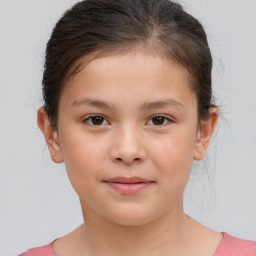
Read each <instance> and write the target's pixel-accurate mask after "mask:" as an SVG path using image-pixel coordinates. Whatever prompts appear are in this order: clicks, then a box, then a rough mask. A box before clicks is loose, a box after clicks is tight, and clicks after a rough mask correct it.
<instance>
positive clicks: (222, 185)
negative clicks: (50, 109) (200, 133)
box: [0, 0, 256, 256]
mask: <svg viewBox="0 0 256 256" xmlns="http://www.w3.org/2000/svg"><path fill="white" fill-rule="evenodd" d="M75 2H77V1H74V0H54V1H53V0H44V1H41V0H22V1H20V0H0V256H9V255H10V256H12V255H17V254H18V253H21V252H23V251H26V250H27V249H28V248H31V247H35V246H42V245H45V244H47V243H49V242H51V241H52V240H54V239H55V238H57V237H60V236H63V235H64V234H66V233H68V232H70V231H71V230H73V229H75V228H76V227H77V226H78V225H80V224H81V223H82V212H81V209H80V205H79V200H78V197H77V195H76V194H75V192H74V190H73V188H72V187H71V185H70V184H69V181H68V178H67V175H66V172H65V169H64V166H63V165H56V164H53V163H52V162H51V160H50V157H49V154H48V149H47V148H46V146H45V142H44V140H43V137H42V135H41V132H40V131H39V129H38V128H37V124H36V110H37V108H38V107H39V106H40V105H41V94H40V86H41V85H40V82H41V77H42V68H43V56H44V49H45V44H46V42H47V40H48V38H49V35H50V32H51V29H52V28H53V26H54V24H55V22H56V21H57V20H58V18H59V17H60V15H61V14H62V13H63V11H64V10H66V9H67V8H68V7H70V6H71V5H72V4H74V3H75ZM183 4H184V5H185V7H186V10H187V11H188V12H190V13H192V14H193V15H195V16H196V17H197V18H199V20H201V21H202V23H203V24H204V26H205V29H206V31H207V33H208V38H209V42H210V46H211V49H212V53H213V57H214V75H213V82H214V92H215V95H216V97H217V104H220V105H221V108H220V109H221V111H222V116H223V117H222V118H221V119H220V122H219V126H218V129H217V132H216V135H215V137H214V140H213V143H212V145H211V148H210V151H209V153H208V160H207V159H206V161H205V162H204V163H201V164H196V165H195V168H194V170H193V174H192V176H191V181H190V183H189V185H188V187H187V190H186V195H185V209H186V212H187V213H188V214H190V215H191V216H192V217H194V218H195V219H197V220H198V221H200V222H202V223H204V224H205V225H207V226H209V227H211V228H213V229H216V230H218V231H226V232H228V233H230V234H232V235H235V236H239V237H241V238H244V239H251V240H256V218H255V216H256V200H255V198H256V197H255V194H256V161H255V160H256V157H255V153H256V148H255V147H256V118H255V116H256V115H255V113H256V100H255V95H256V76H255V73H256V71H255V68H256V67H255V59H256V28H255V27H256V15H255V8H256V1H255V0H251V1H250V0H243V1H241V0H239V1H238V0H232V1H231V0H214V1H213V0H191V1H189V0H186V1H183ZM204 165H206V167H207V171H206V169H205V167H204ZM207 173H208V176H209V178H208V177H207Z"/></svg>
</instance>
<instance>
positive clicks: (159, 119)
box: [148, 116, 171, 126]
mask: <svg viewBox="0 0 256 256" xmlns="http://www.w3.org/2000/svg"><path fill="white" fill-rule="evenodd" d="M169 122H171V119H169V118H167V117H165V116H154V117H152V118H151V119H150V120H149V121H148V123H149V125H158V126H160V125H165V124H167V123H169Z"/></svg>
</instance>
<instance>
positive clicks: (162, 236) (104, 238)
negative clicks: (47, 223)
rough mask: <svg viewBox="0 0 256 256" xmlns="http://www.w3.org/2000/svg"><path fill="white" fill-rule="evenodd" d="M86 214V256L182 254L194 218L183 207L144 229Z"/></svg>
mask: <svg viewBox="0 0 256 256" xmlns="http://www.w3.org/2000/svg"><path fill="white" fill-rule="evenodd" d="M83 214H84V220H85V221H84V223H83V225H82V226H81V232H80V236H81V238H80V239H81V240H80V241H83V242H82V243H83V246H84V252H85V251H86V252H87V254H86V253H84V255H106V256H108V255H111V256H113V255H122V256H126V255H134V256H137V255H140V256H141V255H152V256H153V255H172V254H174V255H179V254H180V251H181V248H183V249H184V248H185V243H186V241H187V234H188V228H189V222H190V218H189V217H188V216H187V215H185V214H184V212H183V207H180V208H179V209H175V210H173V211H170V212H168V213H167V214H165V215H163V216H161V217H159V218H158V219H156V220H154V221H152V222H150V223H147V224H144V225H140V226H124V225H120V224H116V223H113V222H111V221H108V220H105V219H103V218H101V217H100V216H98V215H96V214H95V213H93V214H92V213H91V212H90V211H88V210H85V209H83ZM82 243H81V244H82ZM81 248H82V245H81ZM88 251H90V252H93V253H91V254H88ZM167 252H168V253H167ZM178 252H179V253H178ZM175 253H176V254H175Z"/></svg>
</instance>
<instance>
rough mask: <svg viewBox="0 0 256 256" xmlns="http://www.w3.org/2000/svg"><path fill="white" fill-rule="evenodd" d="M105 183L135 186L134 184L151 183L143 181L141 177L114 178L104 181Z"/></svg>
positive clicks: (146, 180)
mask: <svg viewBox="0 0 256 256" xmlns="http://www.w3.org/2000/svg"><path fill="white" fill-rule="evenodd" d="M104 181H105V182H112V183H124V184H133V183H134V184H135V183H150V182H153V181H151V180H148V179H144V178H141V177H115V178H111V179H108V180H104Z"/></svg>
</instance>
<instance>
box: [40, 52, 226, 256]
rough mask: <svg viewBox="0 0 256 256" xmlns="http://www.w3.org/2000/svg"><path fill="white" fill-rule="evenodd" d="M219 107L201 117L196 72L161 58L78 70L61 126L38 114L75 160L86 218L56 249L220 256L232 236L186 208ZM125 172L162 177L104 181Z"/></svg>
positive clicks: (56, 157)
mask: <svg viewBox="0 0 256 256" xmlns="http://www.w3.org/2000/svg"><path fill="white" fill-rule="evenodd" d="M167 100H168V104H166V101H167ZM99 101H101V102H102V101H104V102H105V103H106V104H107V106H108V107H106V104H102V103H99ZM152 102H158V104H151V105H149V103H152ZM159 102H161V103H159ZM163 102H165V104H164V103H163ZM145 105H147V106H151V107H150V108H149V107H148V108H145ZM143 106H144V107H143ZM209 112H210V118H209V119H208V120H205V121H202V120H199V119H198V116H197V113H198V112H197V99H196V95H195V93H194V92H193V91H192V90H191V88H190V85H189V75H188V73H187V72H186V70H184V69H183V68H182V67H180V66H178V65H176V64H174V63H172V62H170V61H167V60H166V59H163V58H162V57H160V56H158V55H153V54H151V55H150V54H146V53H143V52H137V53H135V54H134V53H133V54H126V55H115V56H108V57H103V58H100V59H96V60H94V61H92V62H91V63H89V65H87V66H86V67H85V68H84V69H83V70H82V71H81V72H80V73H78V74H77V75H75V76H74V77H72V78H71V79H70V80H69V81H68V82H67V84H66V86H65V89H64V90H63V92H62V94H61V97H60V103H59V116H58V128H57V129H54V128H53V127H52V126H51V124H50V122H49V120H48V117H47V114H46V113H45V111H44V108H40V109H39V111H38V125H39V127H40V129H41V130H42V132H43V134H44V136H45V139H46V142H47V145H48V148H49V151H50V154H51V157H52V159H53V161H55V162H56V163H62V162H65V165H66V169H67V173H68V176H69V179H70V182H71V184H72V186H73V187H74V189H75V191H76V192H77V194H78V195H79V198H80V202H81V207H82V211H83V216H84V223H83V224H82V225H81V226H80V227H79V228H78V229H76V230H75V231H73V232H72V233H70V234H68V235H66V236H64V237H62V238H59V239H58V240H56V241H55V243H54V244H53V249H54V251H55V253H56V255H57V256H66V255H71V254H72V255H80V256H83V255H84V256H85V255H106V256H108V255H112V256H113V255H124V256H125V255H135V256H137V255H140V256H141V255H151V256H154V255H163V256H164V255H178V256H179V255H198V256H200V255H204V256H207V255H209V256H212V255H213V254H214V252H215V250H216V249H217V247H218V245H219V243H220V241H221V239H222V235H221V234H219V233H217V232H215V231H212V230H210V229H208V228H206V227H204V226H202V225H201V224H199V223H197V222H196V221H194V220H192V219H191V218H190V217H189V216H187V215H186V214H185V213H184V211H183V191H184V188H185V186H186V184H187V181H188V179H189V175H190V171H191V167H192V163H193V160H201V159H202V158H203V157H204V154H205V152H206V150H207V147H208V145H209V142H210V139H211V136H212V133H213V131H214V128H215V125H216V123H217V117H218V110H217V108H211V109H210V110H209ZM92 115H94V116H95V115H97V116H100V117H102V118H100V119H99V121H98V123H97V122H96V121H97V120H96V121H95V118H93V119H92V118H90V117H91V116H92ZM156 115H157V116H158V119H156V117H155V116H156ZM95 124H96V125H95ZM118 176H124V177H132V176H139V177H142V178H144V179H148V180H150V181H153V182H152V183H151V184H150V186H148V187H147V188H146V189H144V190H142V191H140V192H138V193H137V194H134V195H124V194H122V193H120V192H117V191H116V190H115V189H113V188H112V187H110V186H109V185H107V184H106V182H104V181H105V180H107V179H110V178H114V177H118ZM131 245H132V246H131Z"/></svg>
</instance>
